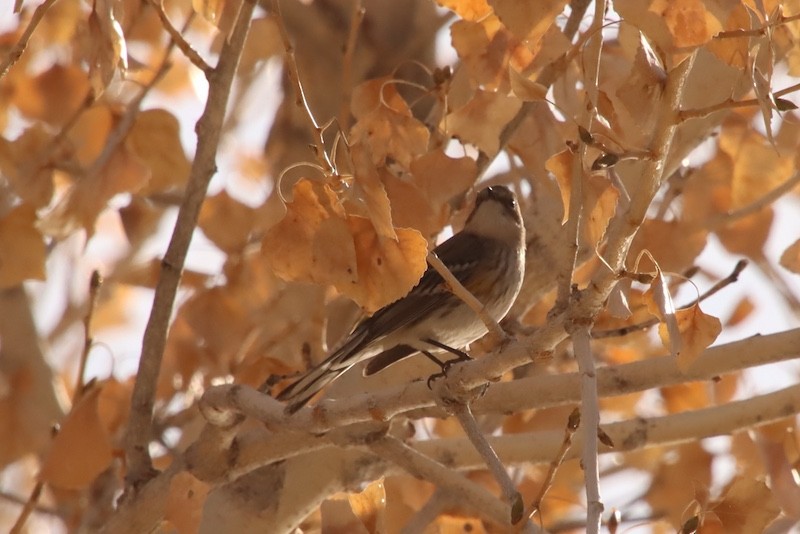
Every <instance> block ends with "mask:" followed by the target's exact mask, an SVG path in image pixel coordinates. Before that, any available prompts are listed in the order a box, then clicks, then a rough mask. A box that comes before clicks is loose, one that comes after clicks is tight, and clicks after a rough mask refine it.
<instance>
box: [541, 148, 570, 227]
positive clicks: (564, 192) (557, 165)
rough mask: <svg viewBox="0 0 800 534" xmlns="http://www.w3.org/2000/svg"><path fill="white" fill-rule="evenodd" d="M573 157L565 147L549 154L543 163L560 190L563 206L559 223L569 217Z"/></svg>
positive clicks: (562, 222)
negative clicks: (562, 214) (551, 154)
mask: <svg viewBox="0 0 800 534" xmlns="http://www.w3.org/2000/svg"><path fill="white" fill-rule="evenodd" d="M575 157H576V156H575V154H574V153H573V152H572V151H571V150H569V149H566V148H565V149H564V150H562V151H561V152H559V153H558V154H555V155H554V156H551V157H550V159H548V160H547V162H546V163H545V168H546V169H547V170H548V171H550V172H551V173H552V174H553V176H554V177H555V178H556V182H557V183H558V189H559V191H561V203H562V205H563V206H564V211H563V213H564V216H563V217H562V218H561V224H564V223H565V222H567V219H569V203H570V198H571V197H572V166H573V165H574V161H575Z"/></svg>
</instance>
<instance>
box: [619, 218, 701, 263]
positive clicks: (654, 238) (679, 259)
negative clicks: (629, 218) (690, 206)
mask: <svg viewBox="0 0 800 534" xmlns="http://www.w3.org/2000/svg"><path fill="white" fill-rule="evenodd" d="M707 237H708V230H707V229H705V228H703V227H702V226H700V225H698V224H691V223H689V222H687V221H684V220H678V219H673V220H671V221H664V220H661V219H645V221H644V223H643V224H642V225H641V227H640V228H639V231H638V232H637V233H636V237H634V239H633V243H632V244H631V248H630V252H629V253H628V258H630V259H631V261H630V263H629V266H632V264H633V262H632V259H633V258H636V257H638V255H639V251H641V250H643V249H647V251H648V252H650V254H652V255H653V258H655V260H656V261H657V262H658V265H659V266H660V267H661V268H662V269H663V270H665V271H668V272H681V271H683V270H684V269H686V268H687V267H689V266H690V265H692V264H693V263H694V261H695V259H696V258H697V256H698V255H699V254H700V253H701V252H702V251H703V249H704V248H705V246H706V239H707ZM675 243H680V244H681V245H680V246H679V247H676V246H675Z"/></svg>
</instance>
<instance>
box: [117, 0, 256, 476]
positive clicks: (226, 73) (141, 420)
mask: <svg viewBox="0 0 800 534" xmlns="http://www.w3.org/2000/svg"><path fill="white" fill-rule="evenodd" d="M254 9H255V2H253V1H250V0H247V1H245V2H243V4H242V8H241V10H240V11H239V17H238V19H237V20H236V23H235V24H234V27H233V30H232V31H231V36H230V39H227V40H226V41H225V43H224V44H223V46H222V50H221V52H220V55H219V62H218V63H217V66H216V67H215V68H214V70H213V72H211V73H210V74H209V76H208V79H209V87H208V99H207V101H206V107H205V110H204V111H203V115H202V116H201V117H200V120H199V121H198V123H197V127H196V131H197V150H196V153H195V158H194V162H193V164H192V169H191V172H190V175H189V181H188V183H187V186H186V193H185V196H184V199H183V202H182V204H181V207H180V209H179V211H178V219H177V221H176V223H175V227H174V229H173V233H172V237H171V238H170V242H169V246H168V248H167V252H166V255H165V256H164V260H163V261H162V266H161V274H160V276H159V280H158V285H157V286H156V290H155V296H154V298H153V306H152V308H151V312H150V317H149V319H148V322H147V327H146V328H145V333H144V338H143V340H142V355H141V358H140V360H139V369H138V372H137V375H136V382H135V383H134V388H133V395H132V399H131V415H130V418H129V421H128V428H127V434H126V436H125V453H126V457H127V460H128V475H127V477H126V483H127V489H126V491H128V490H131V489H133V490H134V491H135V490H136V489H137V488H138V487H140V486H141V485H142V484H143V483H144V482H146V481H147V480H148V479H150V478H151V477H152V476H153V475H154V470H153V464H152V459H151V458H150V452H149V443H150V439H151V436H152V432H153V406H154V403H155V395H156V384H157V382H158V374H159V370H160V368H161V359H162V357H163V354H164V347H165V345H166V339H167V330H168V328H169V321H170V316H171V315H172V307H173V305H174V303H175V296H176V294H177V290H178V285H179V284H180V279H181V272H182V270H183V266H184V263H185V261H186V254H187V252H188V250H189V243H190V242H191V239H192V235H193V233H194V229H195V227H196V226H197V218H198V215H199V213H200V207H201V205H202V203H203V200H204V199H205V196H206V191H207V189H208V183H209V182H210V180H211V177H212V176H213V175H214V173H215V172H216V154H217V149H218V147H219V141H220V131H221V126H222V123H223V120H224V117H225V110H226V107H227V103H228V97H229V96H230V90H231V86H232V84H233V78H234V75H235V74H236V69H237V67H238V64H239V58H240V57H241V53H242V49H243V47H244V43H245V39H246V38H247V34H248V31H249V29H250V23H251V18H252V15H253V10H254Z"/></svg>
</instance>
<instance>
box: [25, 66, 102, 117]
mask: <svg viewBox="0 0 800 534" xmlns="http://www.w3.org/2000/svg"><path fill="white" fill-rule="evenodd" d="M88 92H89V80H88V79H87V78H86V73H85V72H84V71H83V70H82V69H81V68H80V67H78V66H74V65H70V66H67V67H65V66H62V65H58V64H56V65H53V66H52V67H50V69H48V70H46V71H45V72H43V73H42V74H40V75H38V76H36V77H35V78H28V77H21V78H20V79H19V82H17V86H16V87H15V91H14V103H15V104H16V106H17V107H18V108H19V110H20V112H21V113H22V114H23V115H25V116H26V117H28V118H30V119H40V120H43V121H45V122H47V123H49V124H51V125H53V126H61V125H63V124H64V123H65V122H66V121H67V120H69V118H70V117H72V116H73V115H74V113H75V111H77V110H78V108H79V107H80V106H81V105H82V104H83V101H84V99H85V98H86V95H87V94H88Z"/></svg>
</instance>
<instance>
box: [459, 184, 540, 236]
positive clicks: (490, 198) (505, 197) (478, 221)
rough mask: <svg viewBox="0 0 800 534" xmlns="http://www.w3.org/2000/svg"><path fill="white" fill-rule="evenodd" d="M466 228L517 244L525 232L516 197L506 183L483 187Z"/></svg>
mask: <svg viewBox="0 0 800 534" xmlns="http://www.w3.org/2000/svg"><path fill="white" fill-rule="evenodd" d="M464 231H465V232H470V233H473V234H476V235H480V236H484V237H490V238H493V239H497V240H498V241H505V242H508V243H510V244H515V245H516V244H517V243H518V242H519V241H521V240H523V239H524V235H525V234H524V232H525V229H524V225H523V223H522V214H521V213H520V210H519V203H518V202H517V196H516V195H515V194H514V192H513V191H511V189H509V188H508V187H505V186H503V185H493V186H491V187H487V188H485V189H482V190H481V191H480V192H479V193H478V198H477V199H476V200H475V208H473V210H472V213H470V215H469V217H468V218H467V222H466V224H465V225H464Z"/></svg>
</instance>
